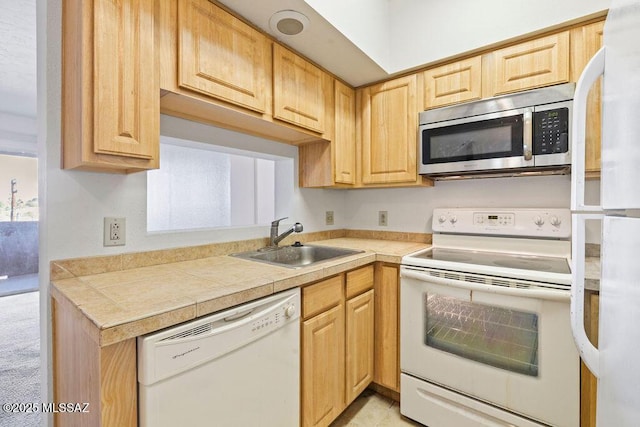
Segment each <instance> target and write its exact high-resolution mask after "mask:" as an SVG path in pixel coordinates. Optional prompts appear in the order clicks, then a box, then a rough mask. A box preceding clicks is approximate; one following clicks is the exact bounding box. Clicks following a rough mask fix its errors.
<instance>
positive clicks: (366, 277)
mask: <svg viewBox="0 0 640 427" xmlns="http://www.w3.org/2000/svg"><path fill="white" fill-rule="evenodd" d="M371 288H373V265H368V266H366V267H363V268H359V269H357V270H353V271H350V272H348V273H347V299H349V298H352V297H354V296H356V295H359V294H361V293H363V292H365V291H367V290H369V289H371Z"/></svg>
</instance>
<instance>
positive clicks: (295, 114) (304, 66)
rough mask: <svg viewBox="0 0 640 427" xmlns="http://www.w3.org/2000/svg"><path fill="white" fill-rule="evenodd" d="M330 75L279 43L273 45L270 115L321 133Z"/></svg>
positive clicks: (329, 99) (330, 93)
mask: <svg viewBox="0 0 640 427" xmlns="http://www.w3.org/2000/svg"><path fill="white" fill-rule="evenodd" d="M332 97H333V78H332V77H331V76H330V75H329V74H328V73H325V72H324V71H322V70H321V69H320V68H318V67H316V66H315V65H313V64H312V63H310V62H309V61H307V60H306V59H304V58H302V57H300V56H298V55H296V54H295V53H293V52H291V51H290V50H289V49H287V48H285V47H284V46H281V45H279V44H274V45H273V117H274V118H275V119H278V120H282V121H285V122H288V123H291V124H294V125H296V126H301V127H303V128H305V129H309V130H312V131H314V132H318V133H325V132H326V131H327V129H328V125H327V119H326V114H327V109H328V108H329V107H330V104H331V102H332Z"/></svg>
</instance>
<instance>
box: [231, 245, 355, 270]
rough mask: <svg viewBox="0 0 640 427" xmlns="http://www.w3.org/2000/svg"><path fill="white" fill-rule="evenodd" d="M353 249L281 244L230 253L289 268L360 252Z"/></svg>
mask: <svg viewBox="0 0 640 427" xmlns="http://www.w3.org/2000/svg"><path fill="white" fill-rule="evenodd" d="M362 252H364V251H356V250H353V249H343V248H333V247H329V246H313V245H305V246H283V247H279V248H276V249H271V248H265V249H261V250H257V251H251V252H241V253H237V254H231V256H235V257H238V258H243V259H248V260H251V261H258V262H264V263H267V264H273V265H279V266H282V267H289V268H301V267H306V266H308V265H312V264H315V263H318V262H321V261H327V260H330V259H335V258H340V257H344V256H349V255H353V254H358V253H362Z"/></svg>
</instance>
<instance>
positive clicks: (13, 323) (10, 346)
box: [0, 292, 42, 427]
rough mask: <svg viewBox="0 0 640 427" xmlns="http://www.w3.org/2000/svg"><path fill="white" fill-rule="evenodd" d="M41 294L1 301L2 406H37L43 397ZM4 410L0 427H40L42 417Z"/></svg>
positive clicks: (0, 419) (25, 295)
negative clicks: (41, 378) (29, 404)
mask: <svg viewBox="0 0 640 427" xmlns="http://www.w3.org/2000/svg"><path fill="white" fill-rule="evenodd" d="M39 294H40V293H39V292H29V293H24V294H20V295H11V296H5V297H2V298H0V405H4V404H6V403H9V404H14V403H16V404H19V403H33V404H37V405H38V406H39V407H41V406H40V404H41V402H42V398H41V397H40V325H39V318H40V308H39V307H40V305H39V298H40V295H39ZM3 408H4V406H0V426H2V427H32V426H33V427H36V426H39V425H40V420H41V414H40V412H37V413H11V412H9V413H7V412H6V411H5V410H3Z"/></svg>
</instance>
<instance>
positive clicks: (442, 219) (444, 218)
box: [438, 215, 447, 224]
mask: <svg viewBox="0 0 640 427" xmlns="http://www.w3.org/2000/svg"><path fill="white" fill-rule="evenodd" d="M446 220H447V217H446V216H444V215H440V216H439V217H438V222H439V223H440V224H442V223H444V222H445V221H446Z"/></svg>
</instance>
